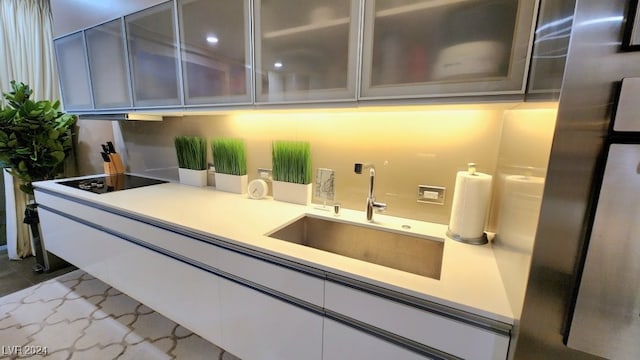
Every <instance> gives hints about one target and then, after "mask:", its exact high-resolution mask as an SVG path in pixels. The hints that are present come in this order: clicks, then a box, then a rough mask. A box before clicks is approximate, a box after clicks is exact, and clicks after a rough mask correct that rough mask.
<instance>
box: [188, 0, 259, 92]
mask: <svg viewBox="0 0 640 360" xmlns="http://www.w3.org/2000/svg"><path fill="white" fill-rule="evenodd" d="M178 5H179V15H180V19H179V24H180V37H181V39H180V45H181V50H182V78H183V82H184V92H185V104H187V105H192V104H208V105H216V104H229V103H250V102H251V93H250V88H251V86H250V84H251V73H252V71H251V62H250V56H249V53H250V52H249V46H250V39H249V35H250V11H249V8H250V7H249V1H248V0H235V1H224V0H179V1H178Z"/></svg>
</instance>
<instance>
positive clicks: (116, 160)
mask: <svg viewBox="0 0 640 360" xmlns="http://www.w3.org/2000/svg"><path fill="white" fill-rule="evenodd" d="M109 159H110V160H111V164H113V168H114V170H115V174H124V164H122V158H121V157H120V155H119V154H115V153H112V154H109Z"/></svg>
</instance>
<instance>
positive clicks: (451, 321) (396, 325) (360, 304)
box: [324, 281, 509, 360]
mask: <svg viewBox="0 0 640 360" xmlns="http://www.w3.org/2000/svg"><path fill="white" fill-rule="evenodd" d="M324 307H325V308H326V309H327V310H328V311H333V312H336V313H339V314H341V315H343V316H346V317H349V318H351V319H354V320H357V321H360V322H363V323H365V324H368V325H370V326H373V327H375V328H378V329H382V330H384V331H387V332H390V333H393V334H396V335H398V336H401V337H403V338H405V339H409V340H411V341H415V342H417V343H419V344H423V345H425V346H427V347H429V348H432V349H436V350H437V351H440V352H444V353H446V354H450V355H452V356H455V357H459V358H463V359H478V360H504V359H506V358H507V351H508V350H509V336H508V335H507V334H501V333H498V332H496V331H492V330H489V329H487V328H486V327H480V326H476V325H471V324H470V323H469V322H464V321H461V320H458V319H457V318H456V317H455V316H445V315H440V314H437V313H435V312H431V311H428V310H423V309H421V308H420V307H418V306H413V305H409V304H407V303H403V302H399V301H395V300H391V299H388V298H385V297H383V296H377V295H373V294H370V293H368V292H365V291H361V290H357V289H354V288H352V287H349V286H344V285H340V284H337V283H334V282H332V281H327V282H326V283H325V303H324ZM506 327H507V326H505V328H506Z"/></svg>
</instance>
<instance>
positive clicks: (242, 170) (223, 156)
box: [211, 138, 248, 194]
mask: <svg viewBox="0 0 640 360" xmlns="http://www.w3.org/2000/svg"><path fill="white" fill-rule="evenodd" d="M211 152H212V153H213V166H214V167H215V168H216V173H215V179H216V189H218V190H222V191H227V192H233V193H237V194H245V193H246V192H247V181H248V176H247V155H246V150H245V146H244V142H243V141H242V139H233V138H217V139H213V140H212V141H211Z"/></svg>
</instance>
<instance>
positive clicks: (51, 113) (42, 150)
mask: <svg viewBox="0 0 640 360" xmlns="http://www.w3.org/2000/svg"><path fill="white" fill-rule="evenodd" d="M11 88H12V91H11V92H9V93H4V94H3V97H4V99H5V101H6V104H7V105H6V106H4V107H3V106H2V104H0V161H1V162H2V163H3V164H4V166H5V167H6V168H7V169H8V171H9V173H11V175H13V176H15V177H17V178H18V179H20V182H21V184H20V190H22V191H23V192H25V193H26V194H28V195H29V196H30V197H32V196H33V185H32V182H34V181H40V180H51V179H55V178H56V177H58V176H60V174H62V172H63V170H64V161H65V159H66V158H67V156H68V155H69V154H70V153H71V150H72V148H73V143H72V131H71V128H72V126H73V125H74V124H75V122H76V117H75V116H74V115H70V114H65V113H63V112H61V111H60V110H59V108H60V102H59V101H55V102H52V101H48V100H41V101H33V100H31V99H30V97H31V95H32V90H31V89H30V88H29V86H28V85H25V84H23V83H17V82H15V81H12V82H11Z"/></svg>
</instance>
